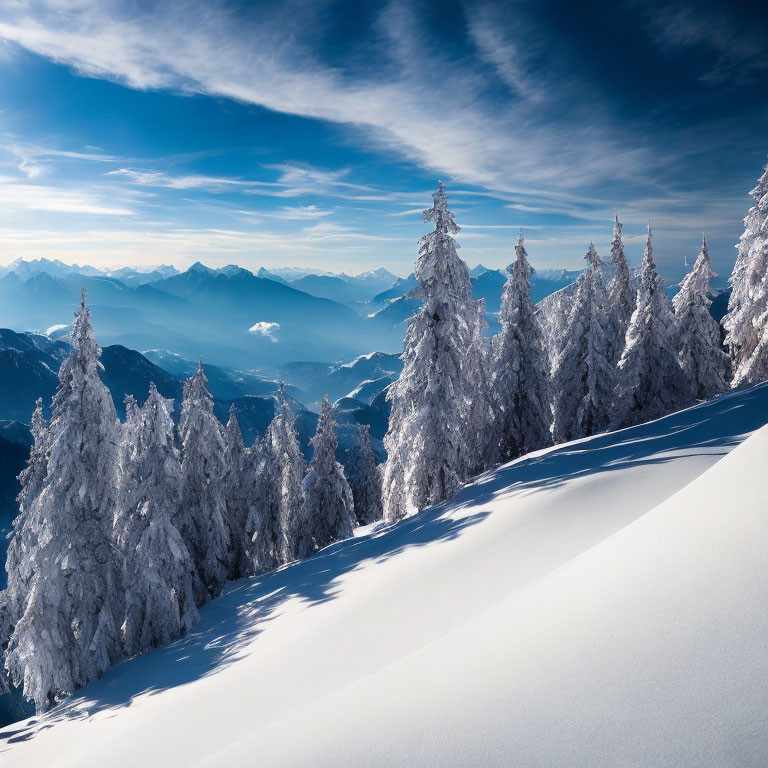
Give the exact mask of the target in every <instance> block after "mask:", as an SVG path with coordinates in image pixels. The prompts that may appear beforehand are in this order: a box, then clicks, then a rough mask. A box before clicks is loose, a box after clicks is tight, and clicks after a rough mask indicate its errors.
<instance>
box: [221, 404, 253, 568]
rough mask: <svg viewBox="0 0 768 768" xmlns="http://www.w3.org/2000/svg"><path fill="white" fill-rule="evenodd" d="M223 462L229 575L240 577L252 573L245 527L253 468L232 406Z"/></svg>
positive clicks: (250, 504) (226, 430)
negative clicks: (228, 541)
mask: <svg viewBox="0 0 768 768" xmlns="http://www.w3.org/2000/svg"><path fill="white" fill-rule="evenodd" d="M224 465H225V467H226V477H225V480H224V485H225V491H226V504H227V523H228V525H229V531H230V539H231V549H232V551H231V557H230V578H231V579H240V578H242V577H243V576H250V575H251V574H252V573H253V552H252V551H251V550H252V546H253V542H252V540H251V536H249V535H248V533H247V531H246V527H247V522H248V519H249V517H251V515H252V514H253V513H252V510H251V507H252V506H253V504H254V502H255V489H254V481H255V478H254V473H255V467H254V464H253V461H252V456H251V453H250V452H249V451H248V450H247V449H246V447H245V444H244V443H243V434H242V432H241V431H240V425H239V424H238V422H237V416H236V415H235V406H234V405H232V406H231V407H230V409H229V420H228V421H227V425H226V427H225V428H224Z"/></svg>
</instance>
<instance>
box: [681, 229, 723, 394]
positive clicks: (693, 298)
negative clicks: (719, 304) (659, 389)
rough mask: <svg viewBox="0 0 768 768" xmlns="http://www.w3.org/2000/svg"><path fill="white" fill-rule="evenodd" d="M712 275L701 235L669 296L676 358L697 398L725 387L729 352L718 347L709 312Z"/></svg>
mask: <svg viewBox="0 0 768 768" xmlns="http://www.w3.org/2000/svg"><path fill="white" fill-rule="evenodd" d="M713 277H717V275H716V274H715V273H714V272H713V271H712V264H711V263H710V261H709V252H708V251H707V241H706V240H705V239H704V238H703V237H702V240H701V252H700V253H699V256H698V258H697V259H696V263H695V264H694V265H693V267H692V268H691V271H690V272H689V273H688V274H687V275H686V276H685V278H684V280H683V282H682V283H680V291H679V292H678V293H677V294H675V297H674V298H673V299H672V306H673V307H674V310H675V330H676V335H677V339H678V343H679V345H680V349H679V351H678V353H677V359H678V362H679V363H680V367H681V368H682V369H683V372H684V373H685V375H686V377H687V378H688V381H689V382H690V385H691V389H692V394H693V397H695V398H696V399H697V400H709V399H710V398H713V397H715V396H716V395H719V394H720V393H721V392H724V391H725V390H726V389H727V387H728V384H727V381H728V368H729V360H728V356H727V355H726V354H725V352H723V350H722V349H721V348H720V326H719V325H718V324H717V322H716V321H715V319H714V318H713V317H712V315H711V314H710V312H709V307H710V306H711V305H712V296H711V291H712V289H711V284H712V278H713Z"/></svg>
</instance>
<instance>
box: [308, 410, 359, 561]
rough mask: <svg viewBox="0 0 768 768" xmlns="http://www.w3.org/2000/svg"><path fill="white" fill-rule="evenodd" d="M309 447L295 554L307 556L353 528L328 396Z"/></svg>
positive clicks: (345, 481)
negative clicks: (310, 457) (309, 454)
mask: <svg viewBox="0 0 768 768" xmlns="http://www.w3.org/2000/svg"><path fill="white" fill-rule="evenodd" d="M312 446H313V448H314V454H313V456H312V461H310V463H309V468H308V469H307V474H306V477H305V478H304V482H303V484H302V492H303V496H304V504H303V508H302V519H301V529H300V532H299V539H298V546H297V554H298V556H299V557H309V555H311V554H312V553H313V552H316V551H317V550H319V549H322V548H323V547H326V546H328V544H331V543H332V542H334V541H338V540H339V539H347V538H349V537H350V536H351V535H352V530H353V528H354V527H355V512H354V502H353V500H352V489H351V488H350V487H349V483H348V482H347V478H346V477H345V476H344V469H343V468H342V466H341V464H339V462H338V461H336V448H337V446H338V440H337V438H336V419H335V417H334V411H333V406H332V405H331V403H330V400H329V399H328V395H326V396H325V397H324V398H323V403H322V406H321V410H320V418H319V419H318V422H317V432H316V434H315V436H314V437H313V438H312Z"/></svg>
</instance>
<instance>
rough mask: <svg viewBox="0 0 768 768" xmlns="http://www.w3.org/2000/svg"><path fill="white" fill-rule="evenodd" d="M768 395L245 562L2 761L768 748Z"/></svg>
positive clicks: (399, 759)
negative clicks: (291, 553)
mask: <svg viewBox="0 0 768 768" xmlns="http://www.w3.org/2000/svg"><path fill="white" fill-rule="evenodd" d="M767 417H768V385H764V386H761V387H757V388H755V389H752V390H748V391H745V392H737V393H734V394H730V395H727V396H724V397H721V398H719V399H718V400H715V401H713V402H712V403H707V404H705V405H702V406H698V407H696V408H692V409H689V410H687V411H682V412H680V413H677V414H673V415H671V416H668V417H666V418H664V419H660V420H658V421H655V422H652V423H650V424H645V425H642V426H639V427H633V428H631V429H626V430H623V431H620V432H616V433H612V434H608V435H601V436H597V437H592V438H586V439H584V440H580V441H576V442H574V443H569V444H566V445H563V446H558V447H555V448H549V449H545V450H542V451H538V452H536V453H534V454H530V455H529V456H527V457H523V458H522V459H518V460H516V461H514V462H511V463H510V464H508V465H505V466H504V467H501V468H500V469H498V470H496V471H494V472H489V473H486V474H485V475H483V476H480V477H479V478H477V479H476V481H475V482H474V483H473V484H471V485H469V486H467V487H466V488H464V489H463V490H462V491H461V492H460V493H459V494H458V496H457V497H455V498H454V499H453V500H451V501H449V502H446V503H444V504H443V505H441V506H438V507H436V508H433V509H430V510H427V511H426V512H424V513H422V514H420V515H416V516H415V517H412V518H409V519H407V520H405V521H404V522H402V523H399V524H397V525H394V526H387V527H383V528H373V529H370V528H369V529H368V531H366V532H358V535H356V536H355V537H354V538H353V539H351V540H348V541H346V542H342V543H340V544H336V545H333V546H331V547H329V548H327V549H325V550H322V551H321V552H320V553H318V554H317V555H316V556H314V557H312V558H310V559H309V560H306V561H304V562H302V563H299V564H296V565H293V566H289V567H286V568H283V569H281V570H279V571H277V572H273V573H270V574H266V575H264V576H261V577H258V578H253V579H248V580H242V581H240V582H236V583H234V584H232V585H230V587H229V588H228V589H227V590H226V591H225V594H224V595H223V596H222V597H221V598H219V599H217V600H213V601H211V602H209V603H208V604H206V605H205V606H204V607H203V608H202V609H201V611H200V613H201V622H200V624H199V625H197V626H196V627H195V629H194V630H193V632H192V633H191V634H190V635H189V636H188V637H187V638H185V639H182V640H180V641H177V642H176V643H174V644H172V645H170V646H167V647H164V648H161V649H157V650H155V651H152V652H150V653H147V654H145V655H143V656H141V657H138V658H136V659H134V660H131V661H128V662H125V663H123V664H120V665H118V666H117V667H114V668H113V669H111V670H110V671H109V672H108V673H107V674H106V675H105V676H104V678H102V679H101V680H99V681H97V682H95V683H92V684H90V685H89V686H87V687H86V688H85V689H83V690H82V691H81V692H80V693H79V695H78V696H76V697H73V698H72V699H71V700H70V701H68V702H66V703H65V704H64V705H62V706H60V707H59V708H57V709H56V710H54V711H53V712H51V713H49V714H48V715H46V716H43V717H41V718H34V719H32V720H30V721H26V722H24V723H17V724H15V725H13V726H9V727H8V728H6V729H5V730H3V731H0V760H1V761H2V764H3V766H4V768H5V766H36V765H46V764H55V765H57V766H78V767H80V766H103V765H109V766H135V765H194V766H229V765H250V764H256V763H258V764H260V765H268V766H270V768H272V767H273V766H275V767H276V766H313V768H314V767H316V766H334V767H336V766H361V765H388V766H416V765H418V766H465V765H482V766H521V767H522V766H526V767H527V766H532V765H536V766H552V767H554V766H558V767H559V766H568V767H569V768H571V767H573V766H585V767H586V766H589V767H590V768H591V767H592V766H603V765H606V766H607V765H610V766H621V765H624V766H632V767H633V768H636V767H638V766H675V767H676V768H678V767H683V766H691V768H693V767H694V766H695V767H696V768H699V766H704V765H707V766H736V765H738V766H758V765H764V764H765V762H766V755H768V735H766V733H765V728H764V723H765V722H766V719H768V699H767V698H766V696H765V687H766V685H765V684H766V681H767V680H768V643H766V638H767V637H768V613H767V612H766V611H765V603H766V595H768V560H767V559H766V557H765V546H764V542H765V541H766V537H767V536H768V516H766V514H765V505H764V499H765V496H766V492H768V478H766V475H765V473H764V471H763V466H764V463H765V458H764V457H765V455H766V452H768V428H763V429H760V430H759V431H758V432H757V433H756V434H753V435H752V437H750V438H749V439H747V440H746V441H743V439H744V437H745V436H747V435H749V434H750V433H752V432H753V431H754V430H756V429H758V428H759V427H761V426H762V424H763V423H764V422H765V421H766V418H767ZM726 454H727V455H726ZM723 456H725V458H723ZM360 534H361V535H360Z"/></svg>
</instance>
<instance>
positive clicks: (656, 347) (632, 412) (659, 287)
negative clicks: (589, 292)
mask: <svg viewBox="0 0 768 768" xmlns="http://www.w3.org/2000/svg"><path fill="white" fill-rule="evenodd" d="M673 323H674V319H673V316H672V312H671V310H670V308H669V306H668V304H667V299H666V295H665V292H664V281H663V280H662V279H661V277H659V275H658V273H657V272H656V264H655V262H654V260H653V246H652V244H651V227H650V224H649V225H648V240H647V241H646V245H645V252H644V254H643V263H642V267H641V271H640V280H639V285H638V289H637V303H636V307H635V311H634V313H633V314H632V320H631V322H630V324H629V328H628V329H627V340H626V344H625V346H624V352H623V354H622V356H621V360H620V361H619V370H618V385H617V395H616V408H615V417H614V425H615V426H616V427H629V426H633V425H634V424H640V423H642V422H645V421H651V420H652V419H657V418H659V417H660V416H665V415H666V414H668V413H671V412H672V411H674V410H677V409H679V408H684V407H685V406H687V405H689V404H690V401H691V395H690V385H689V383H688V381H687V380H686V377H685V375H684V373H683V371H682V369H681V368H680V365H679V364H678V362H677V349H676V342H675V335H674V327H673Z"/></svg>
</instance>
